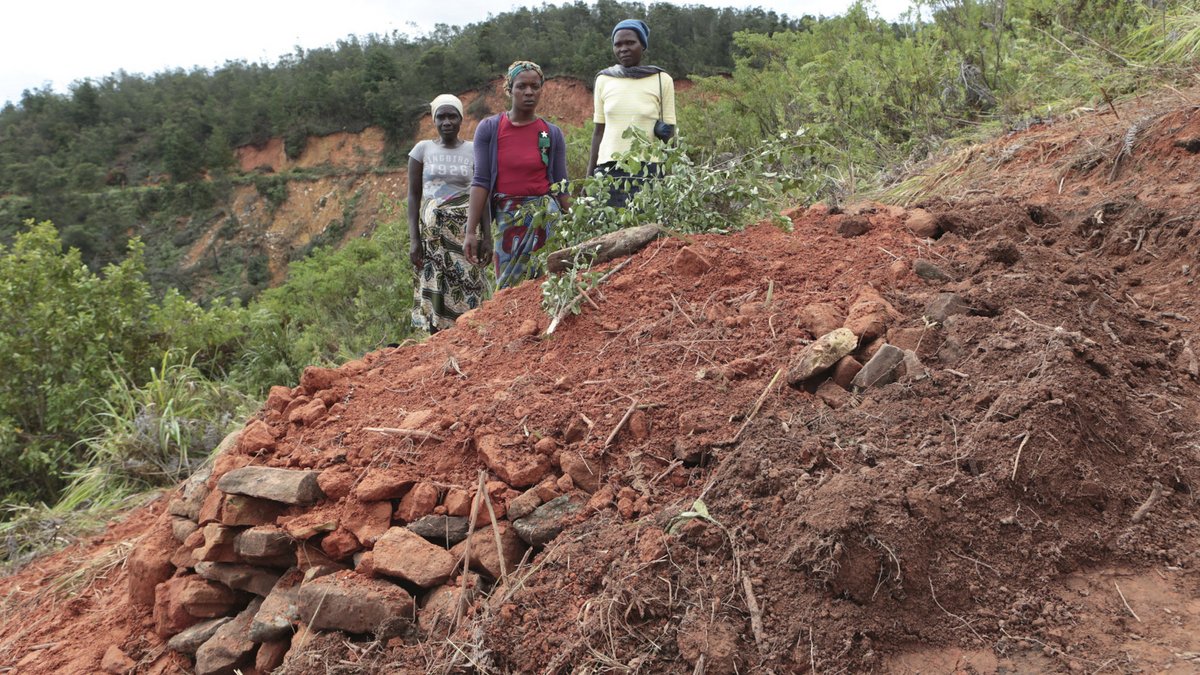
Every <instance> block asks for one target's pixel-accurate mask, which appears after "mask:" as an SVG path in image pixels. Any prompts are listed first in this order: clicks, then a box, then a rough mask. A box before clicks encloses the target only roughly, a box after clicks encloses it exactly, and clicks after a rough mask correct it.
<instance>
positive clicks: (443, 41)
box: [0, 0, 801, 269]
mask: <svg viewBox="0 0 1200 675" xmlns="http://www.w3.org/2000/svg"><path fill="white" fill-rule="evenodd" d="M635 15H636V16H643V17H645V18H646V20H647V21H648V22H649V23H650V25H651V26H652V27H653V28H652V30H653V34H654V38H653V44H654V47H653V49H652V51H651V52H650V53H649V54H650V55H651V57H652V58H653V59H654V61H655V62H656V63H658V64H659V65H661V66H663V67H665V68H667V69H668V70H670V71H671V72H674V73H679V74H681V75H686V74H692V73H696V74H709V73H715V72H728V71H731V70H732V69H733V66H734V61H733V50H732V48H731V47H732V44H733V36H734V33H736V32H737V31H751V32H755V33H763V34H770V33H773V32H775V31H779V30H784V29H795V28H799V27H800V26H801V23H800V21H798V20H789V19H786V18H785V17H781V16H778V15H776V14H775V13H773V12H764V11H761V10H735V9H712V8H708V7H702V6H683V7H679V6H674V5H671V4H666V3H657V4H651V5H649V6H644V5H642V4H640V3H628V2H614V1H612V0H602V1H601V2H599V3H597V4H595V5H592V6H589V5H588V4H587V3H584V2H576V3H572V4H563V5H560V6H554V5H547V6H543V7H542V8H539V9H522V10H518V11H515V12H507V13H503V14H500V15H498V16H496V17H494V18H491V19H488V20H487V21H483V22H480V23H475V24H470V25H467V26H461V27H459V26H439V27H438V29H437V30H436V31H435V32H434V33H433V34H431V35H427V36H419V37H410V36H407V35H403V34H392V35H367V36H349V37H347V38H346V39H345V40H342V41H339V42H338V43H337V44H336V45H331V46H314V47H312V48H297V50H296V52H295V53H293V54H288V55H284V56H282V57H281V58H280V59H279V61H278V62H277V63H274V64H263V63H247V62H242V61H237V62H229V63H227V64H225V65H224V66H222V67H220V68H217V69H215V70H213V71H209V70H206V69H199V68H198V69H193V70H183V69H180V70H175V71H169V72H163V73H157V74H154V75H150V76H142V75H131V74H127V73H123V72H118V73H114V74H111V75H101V74H97V77H95V78H94V79H88V80H83V81H80V82H76V83H74V84H73V85H72V86H71V92H70V94H67V95H61V94H56V93H54V92H52V91H48V90H33V91H27V92H26V93H25V95H24V96H23V97H22V98H21V100H20V101H19V102H17V103H16V105H10V106H8V107H6V108H5V109H4V110H3V111H2V112H0V240H11V237H12V235H13V233H14V232H16V231H17V230H18V229H19V228H20V227H21V224H22V222H23V221H24V220H25V219H29V218H32V219H36V220H51V221H53V222H54V223H55V224H56V225H57V226H58V227H59V228H60V229H61V230H62V231H63V233H64V240H65V242H66V243H67V244H68V245H71V246H75V247H77V248H79V249H80V250H81V252H82V254H83V257H84V259H85V261H87V262H88V263H89V264H90V265H91V266H92V267H93V268H94V269H98V268H99V266H101V265H103V264H105V263H108V262H114V261H116V260H118V259H119V258H121V257H122V256H123V255H124V248H125V246H124V242H125V241H126V239H127V232H128V230H129V229H130V226H131V224H133V223H135V222H136V223H152V224H154V225H156V226H157V228H149V229H148V230H146V231H145V232H143V236H144V237H145V238H146V239H147V240H150V239H152V238H154V237H155V236H156V234H157V233H156V232H155V229H161V228H162V226H163V225H164V224H165V223H167V222H169V221H170V219H172V218H177V217H184V216H188V215H191V214H193V213H197V212H203V211H205V210H206V209H209V208H211V207H212V205H213V204H214V203H216V202H218V201H220V200H222V199H223V198H224V197H225V196H226V195H227V193H228V191H229V189H230V183H231V182H233V183H236V182H237V181H238V178H237V175H236V174H237V173H238V172H237V171H236V167H235V164H234V153H233V149H234V148H235V147H238V146H242V145H255V144H263V143H266V142H267V141H268V140H269V139H271V138H273V137H281V138H283V139H284V144H285V149H286V152H287V154H288V156H289V157H292V158H295V157H298V156H299V155H300V153H301V152H303V150H304V147H305V143H306V141H307V139H308V138H310V137H312V136H320V135H325V134H329V133H333V132H339V131H361V130H363V129H365V128H367V127H368V126H375V127H379V128H380V129H382V130H383V131H384V133H385V135H386V138H387V141H388V151H387V155H386V157H385V158H384V161H385V162H387V163H391V164H403V162H404V154H405V153H406V152H407V151H408V147H409V145H410V143H409V141H411V137H412V134H413V132H414V130H415V128H416V123H417V121H418V119H419V118H420V115H421V114H422V112H424V111H425V108H426V106H427V105H428V101H429V100H430V99H432V98H433V97H434V96H436V95H437V94H439V93H443V92H447V91H451V92H459V91H463V90H467V89H472V88H478V87H481V86H483V85H484V84H485V83H487V82H489V81H491V80H492V79H494V78H495V77H497V76H498V75H499V74H501V72H502V71H503V69H504V67H506V66H507V65H508V64H509V63H511V62H512V61H514V60H516V59H518V58H521V59H532V60H535V61H537V62H538V63H540V64H541V65H542V66H543V67H544V68H545V70H546V73H547V74H548V75H549V76H551V77H553V76H563V75H567V76H573V77H577V78H580V79H582V80H585V81H588V82H590V81H591V78H592V77H593V76H594V74H595V72H596V71H597V70H599V69H601V68H603V67H605V66H607V65H609V62H610V61H611V53H610V49H609V48H608V46H607V41H606V35H607V33H608V31H609V30H610V29H611V27H612V26H613V25H614V24H615V23H616V22H617V21H619V20H621V19H622V18H625V17H628V16H635ZM204 178H208V179H210V180H200V179H204ZM133 187H140V188H141V189H139V190H121V189H119V188H133ZM151 247H152V248H153V243H151Z"/></svg>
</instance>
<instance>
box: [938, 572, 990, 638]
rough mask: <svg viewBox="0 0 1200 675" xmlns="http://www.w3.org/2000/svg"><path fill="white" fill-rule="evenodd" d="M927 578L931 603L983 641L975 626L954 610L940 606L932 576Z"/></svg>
mask: <svg viewBox="0 0 1200 675" xmlns="http://www.w3.org/2000/svg"><path fill="white" fill-rule="evenodd" d="M927 578H928V579H929V594H930V596H931V597H932V598H933V604H935V605H937V606H938V609H940V610H942V611H943V612H945V613H946V616H949V617H953V618H955V619H958V620H959V622H961V623H962V625H964V626H966V627H967V630H969V631H971V634H972V635H974V636H975V637H976V638H977V639H978V640H979V641H980V642H983V641H984V640H983V636H982V635H980V634H979V632H978V631H976V630H975V627H974V626H972V625H971V622H969V621H967V620H966V619H964V618H962V616H960V615H958V614H955V613H954V612H951V611H950V610H948V609H946V608H945V607H943V606H942V603H940V602H938V599H937V592H936V591H934V590H933V578H932V577H927Z"/></svg>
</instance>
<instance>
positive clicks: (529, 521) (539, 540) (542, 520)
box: [513, 495, 584, 546]
mask: <svg viewBox="0 0 1200 675" xmlns="http://www.w3.org/2000/svg"><path fill="white" fill-rule="evenodd" d="M583 505H584V503H583V500H582V499H580V498H579V497H575V498H572V497H571V495H563V496H561V497H558V498H556V499H553V500H551V501H549V502H546V503H545V504H542V505H541V506H539V507H538V508H536V509H534V511H533V513H531V514H529V515H528V516H525V517H524V518H521V519H518V520H515V521H513V529H515V530H516V531H517V535H518V536H519V537H521V539H522V540H524V541H525V543H526V544H529V545H530V546H545V545H546V544H547V543H549V542H550V541H551V540H552V539H554V538H555V537H557V536H558V535H559V534H560V533H561V532H562V531H563V528H565V527H566V526H567V525H568V524H570V522H571V521H572V520H573V519H574V517H575V514H577V513H579V511H580V509H582V508H583Z"/></svg>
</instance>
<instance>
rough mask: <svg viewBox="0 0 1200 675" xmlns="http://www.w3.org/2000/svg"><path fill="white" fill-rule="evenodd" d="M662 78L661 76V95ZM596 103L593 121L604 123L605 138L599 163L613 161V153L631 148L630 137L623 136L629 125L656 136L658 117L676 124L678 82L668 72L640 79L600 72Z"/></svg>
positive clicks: (598, 159) (594, 96)
mask: <svg viewBox="0 0 1200 675" xmlns="http://www.w3.org/2000/svg"><path fill="white" fill-rule="evenodd" d="M659 78H661V79H662V96H661V98H660V97H659ZM660 102H661V103H660ZM593 105H594V107H595V112H594V114H593V116H592V121H594V122H595V123H596V124H603V125H604V137H603V138H601V139H600V153H599V156H598V157H597V158H596V163H597V164H603V163H605V162H611V161H613V155H615V154H617V153H619V152H628V151H629V146H630V142H629V139H628V138H623V137H622V135H623V134H624V133H625V130H626V129H627V128H629V127H631V126H636V127H638V128H639V129H641V130H642V131H645V132H646V135H647V136H649V137H650V138H654V123H655V122H657V121H658V120H659V119H662V120H663V121H665V122H666V123H667V124H675V81H674V80H672V79H671V76H670V75H668V74H666V73H658V74H657V75H651V76H649V77H642V78H638V79H632V78H627V77H612V76H609V75H600V76H598V77H597V78H596V89H595V93H594V95H593ZM660 105H661V114H662V116H661V117H659V111H660Z"/></svg>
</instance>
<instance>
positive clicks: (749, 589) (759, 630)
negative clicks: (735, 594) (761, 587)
mask: <svg viewBox="0 0 1200 675" xmlns="http://www.w3.org/2000/svg"><path fill="white" fill-rule="evenodd" d="M742 593H743V594H744V595H745V596H746V609H747V610H749V612H750V630H751V631H752V632H753V633H754V644H756V645H758V649H759V651H762V648H763V644H764V642H765V641H766V638H765V637H764V636H763V622H762V608H760V607H759V605H758V597H757V596H755V595H754V587H753V585H751V583H750V577H748V576H745V575H742Z"/></svg>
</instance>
